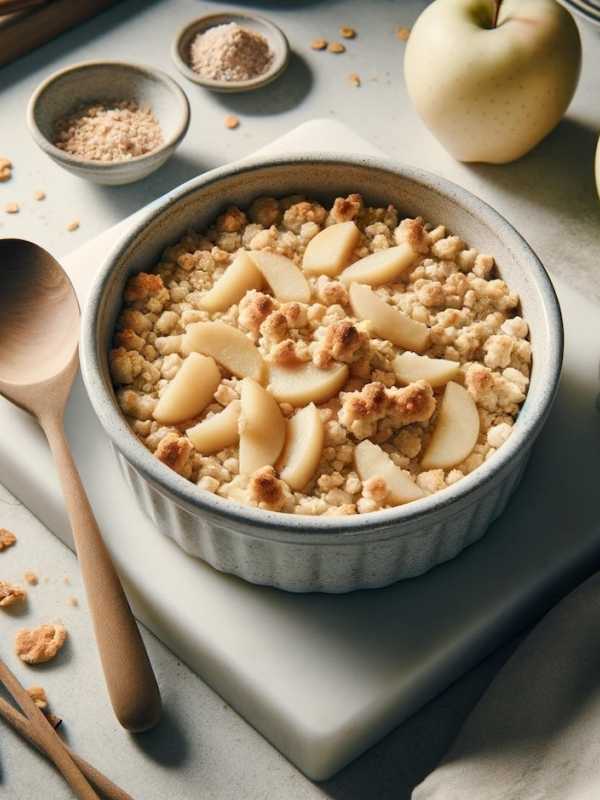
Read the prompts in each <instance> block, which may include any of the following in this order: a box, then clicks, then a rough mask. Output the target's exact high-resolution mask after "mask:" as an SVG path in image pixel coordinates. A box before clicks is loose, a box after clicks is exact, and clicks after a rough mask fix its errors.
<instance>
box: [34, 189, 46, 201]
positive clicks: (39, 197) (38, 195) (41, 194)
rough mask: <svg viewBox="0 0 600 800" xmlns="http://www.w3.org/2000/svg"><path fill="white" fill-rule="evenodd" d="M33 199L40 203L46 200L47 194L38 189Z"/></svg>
mask: <svg viewBox="0 0 600 800" xmlns="http://www.w3.org/2000/svg"><path fill="white" fill-rule="evenodd" d="M33 199H34V200H37V201H38V202H39V201H40V200H45V199H46V192H44V191H43V190H42V189H38V190H37V191H36V192H34V193H33Z"/></svg>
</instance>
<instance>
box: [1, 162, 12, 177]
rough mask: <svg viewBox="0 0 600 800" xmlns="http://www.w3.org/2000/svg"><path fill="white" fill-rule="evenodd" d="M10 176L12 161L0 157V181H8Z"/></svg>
mask: <svg viewBox="0 0 600 800" xmlns="http://www.w3.org/2000/svg"><path fill="white" fill-rule="evenodd" d="M11 177H12V162H11V161H10V160H9V159H8V158H2V157H0V181H2V182H4V181H8V180H10V178H11Z"/></svg>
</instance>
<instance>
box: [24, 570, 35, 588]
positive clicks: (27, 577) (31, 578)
mask: <svg viewBox="0 0 600 800" xmlns="http://www.w3.org/2000/svg"><path fill="white" fill-rule="evenodd" d="M23 580H24V581H25V583H28V584H29V585H30V586H37V585H38V581H39V579H38V576H37V574H36V573H35V572H33V571H32V570H27V572H26V573H25V574H24V575H23Z"/></svg>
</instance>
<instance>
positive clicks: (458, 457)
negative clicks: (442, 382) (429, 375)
mask: <svg viewBox="0 0 600 800" xmlns="http://www.w3.org/2000/svg"><path fill="white" fill-rule="evenodd" d="M478 436H479V414H478V413H477V406H476V405H475V401H474V400H473V398H472V397H471V395H470V394H469V392H468V391H467V390H466V389H465V388H464V387H463V386H461V385H460V384H458V383H454V381H450V383H449V384H448V385H447V386H446V390H445V392H444V397H443V398H442V402H441V404H440V410H439V412H438V417H437V421H436V424H435V428H434V430H433V436H432V437H431V441H430V442H429V445H428V447H427V450H426V451H425V454H424V456H423V460H422V462H421V466H422V467H423V469H447V468H448V467H453V466H454V465H455V464H460V462H461V461H464V460H465V458H466V457H467V456H468V455H469V453H470V452H471V450H472V449H473V448H474V447H475V445H476V443H477V437H478Z"/></svg>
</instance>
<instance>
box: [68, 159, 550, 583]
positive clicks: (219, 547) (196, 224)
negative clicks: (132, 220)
mask: <svg viewBox="0 0 600 800" xmlns="http://www.w3.org/2000/svg"><path fill="white" fill-rule="evenodd" d="M356 191H358V192H361V193H362V194H363V195H364V196H365V197H366V198H367V200H368V201H369V202H370V203H372V204H377V205H381V204H387V203H393V204H394V205H396V206H397V207H398V209H399V210H400V212H401V214H402V215H406V216H416V215H421V216H423V217H424V218H425V219H427V220H431V221H432V222H434V223H436V224H437V223H440V222H442V223H444V224H445V225H446V226H447V227H448V228H449V229H450V230H451V231H453V232H455V233H457V234H459V235H460V236H461V237H463V238H464V239H465V240H466V241H467V242H468V243H469V245H470V246H473V247H475V248H477V249H479V250H481V251H484V252H489V253H492V254H493V255H494V256H495V257H496V260H497V263H498V265H499V268H500V271H501V274H502V276H503V277H504V278H505V279H506V280H507V282H508V283H509V284H510V286H511V288H513V289H514V290H515V291H517V292H518V293H519V294H520V296H521V299H522V311H523V314H524V316H525V317H526V319H527V321H528V322H529V326H530V330H531V341H532V346H533V353H534V361H533V369H532V375H531V384H530V388H529V393H528V395H527V398H526V400H525V403H524V405H523V408H522V411H521V413H520V415H519V418H518V420H517V422H516V425H515V428H514V431H513V434H512V435H511V437H510V438H509V440H508V441H507V443H506V444H505V445H503V447H502V448H500V450H499V451H498V452H497V453H496V454H494V456H493V457H492V458H490V459H488V460H487V461H486V462H485V463H484V464H483V465H482V466H481V467H479V468H478V469H477V470H475V471H474V472H473V473H471V474H470V475H468V476H467V477H466V478H464V479H463V480H461V481H459V482H458V483H456V484H454V485H453V486H452V487H450V488H448V489H445V490H444V491H442V492H439V493H437V494H434V495H431V496H429V497H426V498H424V499H422V500H419V501H417V502H414V503H411V504H408V505H406V506H399V507H397V508H393V509H388V510H384V511H378V512H374V513H371V514H364V515H357V516H353V517H341V518H340V517H305V516H295V515H291V514H281V513H275V512H268V511H263V510H261V509H255V508H248V507H245V506H241V505H238V504H236V503H233V502H231V501H229V500H225V499H223V498H220V497H217V496H215V495H213V494H210V493H208V492H204V491H201V490H199V489H198V488H197V487H196V486H195V485H194V484H192V483H191V482H189V481H187V480H185V479H184V478H182V477H180V476H179V475H177V474H176V473H175V472H173V471H171V470H170V469H169V468H168V467H166V466H165V465H164V464H162V463H161V462H159V461H158V460H157V459H155V458H154V456H152V454H151V453H150V452H149V451H147V450H146V449H145V448H144V446H143V445H142V444H141V443H140V442H139V441H138V440H137V439H136V438H135V436H134V435H133V433H132V432H131V431H130V429H129V427H128V426H127V423H126V421H125V419H124V417H123V415H122V414H121V412H120V410H119V407H118V405H117V403H116V399H115V395H114V392H113V389H112V386H111V380H110V376H109V370H108V358H107V354H108V350H109V347H110V340H111V336H112V331H113V327H114V323H115V319H116V316H117V314H118V311H119V308H120V305H121V295H122V290H123V286H124V284H125V281H126V280H127V278H128V276H129V275H131V274H133V273H136V272H139V271H140V270H142V269H147V268H148V267H150V266H151V265H152V264H154V263H155V262H156V261H157V259H158V257H159V254H160V253H161V251H162V250H163V249H164V248H165V247H166V246H167V245H169V244H172V243H174V242H176V241H177V240H178V239H179V238H181V236H182V235H183V234H184V232H185V231H186V229H188V228H197V229H202V228H203V227H205V226H206V225H207V224H208V223H209V222H211V221H212V220H213V219H214V217H215V216H216V214H217V213H218V212H219V211H220V210H221V209H222V208H223V206H226V205H228V204H230V203H235V204H238V205H241V206H245V205H248V204H249V203H250V202H251V201H252V199H253V198H255V197H256V196H258V195H263V194H269V195H273V194H274V195H288V194H292V193H299V192H301V193H305V194H307V195H310V196H312V197H321V198H323V199H331V198H333V197H335V196H337V195H339V194H347V193H349V192H356ZM562 346H563V332H562V321H561V315H560V309H559V306H558V301H557V299H556V295H555V293H554V290H553V288H552V284H551V282H550V279H549V278H548V275H547V274H546V272H545V270H544V268H543V266H542V264H541V263H540V261H539V260H538V258H537V257H536V255H535V254H534V253H533V252H532V250H531V248H530V247H529V246H528V245H527V243H526V242H525V240H524V239H523V238H522V237H521V236H520V235H519V234H518V233H517V232H516V231H515V230H514V228H513V227H512V226H511V225H510V224H509V223H508V222H507V221H506V220H505V219H504V218H503V217H502V216H500V215H499V214H498V213H497V212H496V211H494V210H493V209H492V208H490V207H489V206H488V205H487V204H485V203H484V202H483V201H481V200H479V199H478V198H477V197H475V196H474V195H472V194H471V193H469V192H468V191H466V190H465V189H462V188H460V187H459V186H456V185H455V184H452V183H450V182H448V181H446V180H444V179H442V178H440V177H437V176H434V175H431V174H429V173H427V172H424V171H421V170H416V169H412V168H409V167H405V166H400V165H397V164H395V163H393V162H389V161H386V160H384V159H379V160H378V159H373V158H369V157H358V156H356V157H348V156H344V157H340V156H336V155H335V154H322V155H319V156H315V155H314V154H306V155H295V156H293V157H289V158H285V157H281V158H268V159H254V160H251V161H247V162H244V165H243V166H239V165H237V166H235V167H224V168H222V169H218V170H214V171H212V172H210V173H207V174H206V175H203V176H201V177H199V178H196V179H194V180H192V181H190V182H189V183H187V184H185V185H183V186H182V187H180V188H179V189H177V190H175V191H174V192H172V193H170V194H169V195H168V196H166V197H165V198H162V199H160V200H158V201H156V202H155V203H153V204H152V205H151V206H150V207H149V208H148V210H147V211H146V213H145V214H144V216H143V218H142V219H141V221H140V222H138V224H137V225H136V227H135V228H134V229H133V230H132V231H130V232H129V233H128V234H127V235H126V236H125V237H124V238H123V239H122V240H121V241H120V242H118V243H117V244H116V246H115V248H114V249H113V251H112V252H111V253H110V254H109V255H108V256H107V258H106V261H105V263H104V265H103V266H102V268H101V270H100V271H99V274H98V276H97V279H96V281H95V283H94V285H93V288H92V291H91V293H90V296H89V299H88V303H87V306H86V308H85V312H84V316H83V330H82V341H81V358H82V371H83V378H84V381H85V385H86V387H87V391H88V393H89V396H90V399H91V402H92V405H93V407H94V410H95V412H96V414H97V416H98V418H99V420H100V422H101V424H102V426H103V427H104V429H105V431H106V433H107V435H108V436H109V437H110V439H111V440H112V443H113V445H114V447H115V450H116V453H117V455H118V458H119V461H120V463H121V466H122V468H123V474H124V476H125V478H126V480H127V481H128V483H129V485H130V486H131V489H132V491H133V493H134V494H135V496H136V498H137V500H138V502H139V503H140V504H141V506H142V508H143V509H144V510H145V511H146V513H147V514H148V515H149V516H150V517H151V518H152V519H153V521H154V523H155V524H156V527H157V528H158V529H159V530H160V531H161V532H162V533H163V534H166V535H168V536H170V537H172V538H173V539H174V540H175V541H176V542H177V543H178V544H179V545H180V546H181V547H182V548H183V549H184V550H185V551H186V552H188V553H189V554H191V555H193V556H198V557H200V558H202V559H204V560H205V561H207V562H208V563H209V564H211V565H212V566H213V567H215V568H216V569H219V570H222V571H223V572H227V573H231V574H234V575H237V576H239V577H241V578H244V579H245V580H248V581H251V582H253V583H259V584H269V585H272V586H276V587H279V588H282V589H286V590H290V591H298V592H308V591H323V592H346V591H351V590H354V589H365V588H373V587H380V586H385V585H387V584H390V583H393V582H394V581H397V580H399V579H401V578H409V577H413V576H415V575H419V574H421V573H423V572H426V571H427V570H429V569H431V568H432V567H434V566H436V565H437V564H440V563H441V562H443V561H446V560H448V559H450V558H453V557H454V556H456V555H457V554H458V553H460V551H461V550H462V549H463V548H465V547H466V546H467V545H469V544H471V543H473V542H475V541H476V540H477V539H479V538H480V537H481V536H482V535H483V534H484V533H485V531H486V529H487V528H488V526H489V525H490V523H491V522H492V521H493V520H494V519H495V518H496V517H497V516H498V515H499V514H500V513H501V512H502V510H503V509H504V507H505V505H506V503H507V501H508V499H509V497H510V495H511V493H512V492H513V490H514V489H515V487H516V486H517V484H518V482H519V479H520V477H521V475H522V472H523V469H524V467H525V465H526V462H527V459H528V457H529V454H530V450H531V447H532V445H533V443H534V441H535V439H536V437H537V436H538V434H539V432H540V430H541V428H542V426H543V424H544V422H545V420H546V418H547V416H548V413H549V411H550V408H551V406H552V402H553V400H554V396H555V393H556V389H557V384H558V379H559V375H560V369H561V363H562Z"/></svg>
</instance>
